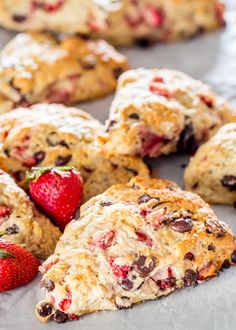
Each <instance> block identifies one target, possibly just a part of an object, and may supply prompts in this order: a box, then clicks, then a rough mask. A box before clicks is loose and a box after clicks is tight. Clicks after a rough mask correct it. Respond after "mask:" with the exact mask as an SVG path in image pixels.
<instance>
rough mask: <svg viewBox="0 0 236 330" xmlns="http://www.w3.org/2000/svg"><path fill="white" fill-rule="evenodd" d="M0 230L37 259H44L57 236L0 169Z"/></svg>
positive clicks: (49, 223)
mask: <svg viewBox="0 0 236 330" xmlns="http://www.w3.org/2000/svg"><path fill="white" fill-rule="evenodd" d="M0 232H6V235H4V238H5V239H7V240H10V241H13V242H15V243H17V244H20V245H23V246H24V247H26V248H27V249H28V250H29V251H31V252H32V253H34V254H35V255H36V256H38V257H40V258H43V259H45V258H47V257H48V256H49V255H50V254H51V253H52V252H53V251H54V248H55V246H56V243H57V241H58V239H59V237H60V235H61V233H60V231H59V229H58V228H57V227H55V226H54V225H53V224H52V223H51V221H50V220H49V219H48V218H46V217H45V216H44V215H43V214H41V213H40V212H39V211H38V210H37V209H36V208H35V206H34V205H33V203H32V202H31V201H30V199H29V197H28V196H27V195H26V193H25V192H24V191H23V190H22V189H21V188H20V187H18V186H17V185H16V183H15V181H14V180H13V179H12V178H11V177H10V176H9V175H8V174H7V173H5V172H3V171H2V170H0Z"/></svg>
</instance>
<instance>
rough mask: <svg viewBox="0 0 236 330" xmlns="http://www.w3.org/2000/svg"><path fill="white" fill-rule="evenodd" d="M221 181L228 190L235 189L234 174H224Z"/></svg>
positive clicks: (235, 177)
mask: <svg viewBox="0 0 236 330" xmlns="http://www.w3.org/2000/svg"><path fill="white" fill-rule="evenodd" d="M221 183H222V185H223V186H224V187H226V188H229V191H236V176H234V175H225V176H224V177H223V179H222V180H221Z"/></svg>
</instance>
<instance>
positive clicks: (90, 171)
mask: <svg viewBox="0 0 236 330" xmlns="http://www.w3.org/2000/svg"><path fill="white" fill-rule="evenodd" d="M83 169H84V170H85V172H87V173H93V171H94V170H93V169H92V168H89V167H85V166H83Z"/></svg>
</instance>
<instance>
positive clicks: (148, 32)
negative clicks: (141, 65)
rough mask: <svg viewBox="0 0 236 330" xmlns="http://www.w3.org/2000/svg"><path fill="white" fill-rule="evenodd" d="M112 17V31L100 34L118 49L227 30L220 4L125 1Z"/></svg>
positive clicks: (202, 0) (209, 1)
mask: <svg viewBox="0 0 236 330" xmlns="http://www.w3.org/2000/svg"><path fill="white" fill-rule="evenodd" d="M121 3H122V6H120V9H119V8H118V9H119V10H117V11H114V12H111V13H109V14H108V18H107V21H108V26H109V28H108V29H105V30H104V31H102V32H100V33H96V34H95V35H96V36H99V37H101V38H103V39H106V40H109V41H110V42H111V43H113V44H115V45H117V46H127V45H130V44H133V43H134V44H137V45H139V46H141V47H148V46H150V45H152V44H153V43H155V42H166V41H171V40H178V39H185V38H190V37H192V36H196V35H197V34H200V33H202V32H206V31H212V30H215V29H217V28H219V27H221V26H224V24H225V21H224V5H223V4H222V2H221V1H218V0H207V1H206V0H191V1H189V0H178V1H176V0H138V1H134V0H133V1H132V0H122V1H121Z"/></svg>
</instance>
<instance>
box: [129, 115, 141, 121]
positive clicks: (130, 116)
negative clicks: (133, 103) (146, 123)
mask: <svg viewBox="0 0 236 330" xmlns="http://www.w3.org/2000/svg"><path fill="white" fill-rule="evenodd" d="M129 118H130V119H137V120H138V119H139V115H138V114H137V113H131V114H130V115H129Z"/></svg>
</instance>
